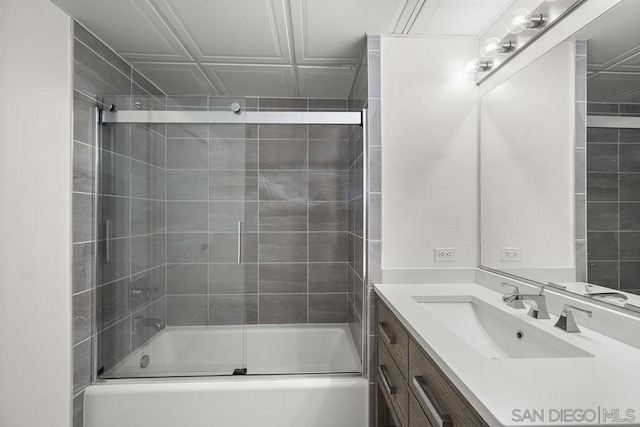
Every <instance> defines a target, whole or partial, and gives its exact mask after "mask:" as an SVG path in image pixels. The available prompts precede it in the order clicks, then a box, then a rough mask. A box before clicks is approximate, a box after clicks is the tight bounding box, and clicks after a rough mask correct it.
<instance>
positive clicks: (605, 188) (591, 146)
mask: <svg viewBox="0 0 640 427" xmlns="http://www.w3.org/2000/svg"><path fill="white" fill-rule="evenodd" d="M587 112H588V114H591V115H601V116H602V115H606V116H635V117H638V116H640V104H612V103H588V104H587ZM586 200H587V249H588V280H589V282H590V283H594V284H598V285H603V286H607V287H611V288H614V289H620V290H623V291H627V292H633V293H640V129H615V128H588V129H587V199H586Z"/></svg>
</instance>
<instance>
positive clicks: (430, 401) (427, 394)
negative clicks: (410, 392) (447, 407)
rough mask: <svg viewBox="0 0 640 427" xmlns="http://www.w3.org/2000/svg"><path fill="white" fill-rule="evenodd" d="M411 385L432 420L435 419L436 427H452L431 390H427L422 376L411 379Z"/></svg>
mask: <svg viewBox="0 0 640 427" xmlns="http://www.w3.org/2000/svg"><path fill="white" fill-rule="evenodd" d="M413 385H414V386H415V387H416V390H417V391H418V396H419V397H420V399H422V401H423V402H424V404H425V405H426V407H427V408H429V412H431V415H433V418H435V420H436V422H437V425H438V427H452V426H453V423H452V422H451V418H450V417H449V416H448V415H447V414H445V413H444V411H443V410H442V407H441V406H440V404H439V403H438V401H437V400H436V398H435V396H434V395H433V393H432V392H431V390H429V387H428V386H427V382H426V381H425V380H424V378H423V377H422V376H415V377H413Z"/></svg>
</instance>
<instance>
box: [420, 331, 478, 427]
mask: <svg viewBox="0 0 640 427" xmlns="http://www.w3.org/2000/svg"><path fill="white" fill-rule="evenodd" d="M408 382H409V388H410V389H411V392H413V394H414V395H415V397H416V400H417V401H418V403H419V404H420V407H421V408H422V410H423V411H424V413H425V414H426V416H427V418H428V419H429V421H430V422H431V424H433V425H434V426H442V427H444V426H455V427H471V426H473V427H476V426H484V425H485V424H484V422H483V421H482V418H481V417H480V415H478V413H477V412H476V411H475V410H474V409H473V407H472V406H471V404H470V403H469V402H468V401H467V400H466V399H465V398H464V397H463V396H462V394H461V393H460V392H459V391H458V389H457V388H456V387H455V386H454V385H453V383H452V382H451V381H450V380H449V379H448V378H447V377H446V376H445V375H444V373H443V372H442V371H441V370H440V368H438V367H437V366H436V364H435V362H433V360H431V358H430V357H429V356H428V355H427V354H426V353H425V352H424V351H423V350H422V349H421V348H420V347H419V346H418V344H416V343H415V342H413V340H410V341H409V378H408Z"/></svg>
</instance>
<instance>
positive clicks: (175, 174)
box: [167, 170, 210, 201]
mask: <svg viewBox="0 0 640 427" xmlns="http://www.w3.org/2000/svg"><path fill="white" fill-rule="evenodd" d="M209 188H210V187H209V176H208V174H207V171H198V170H168V171H167V200H200V201H206V200H207V195H208V193H209Z"/></svg>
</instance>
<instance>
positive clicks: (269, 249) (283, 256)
mask: <svg viewBox="0 0 640 427" xmlns="http://www.w3.org/2000/svg"><path fill="white" fill-rule="evenodd" d="M258 256H259V260H260V262H306V261H307V234H306V233H260V242H259V255H258Z"/></svg>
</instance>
